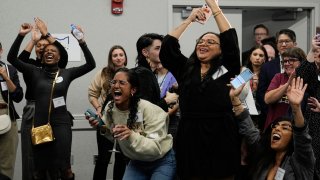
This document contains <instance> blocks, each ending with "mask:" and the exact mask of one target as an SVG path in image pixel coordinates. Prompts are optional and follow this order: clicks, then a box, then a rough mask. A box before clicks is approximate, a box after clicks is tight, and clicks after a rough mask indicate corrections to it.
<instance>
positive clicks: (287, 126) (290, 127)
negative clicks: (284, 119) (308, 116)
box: [271, 122, 292, 131]
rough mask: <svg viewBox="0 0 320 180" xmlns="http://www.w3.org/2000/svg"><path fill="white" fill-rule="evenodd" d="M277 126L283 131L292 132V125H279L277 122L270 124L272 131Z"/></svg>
mask: <svg viewBox="0 0 320 180" xmlns="http://www.w3.org/2000/svg"><path fill="white" fill-rule="evenodd" d="M279 126H280V127H281V128H282V129H283V130H286V131H292V125H290V124H286V123H282V124H280V123H279V122H277V123H272V124H271V128H272V129H275V128H278V127H279Z"/></svg>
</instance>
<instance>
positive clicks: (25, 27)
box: [19, 23, 32, 36]
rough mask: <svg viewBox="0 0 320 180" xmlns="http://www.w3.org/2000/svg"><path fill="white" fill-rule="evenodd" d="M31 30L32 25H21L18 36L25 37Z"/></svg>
mask: <svg viewBox="0 0 320 180" xmlns="http://www.w3.org/2000/svg"><path fill="white" fill-rule="evenodd" d="M31 29H32V25H31V24H29V23H23V24H21V27H20V30H19V34H20V35H21V36H25V35H26V34H28V33H29V32H30V31H31Z"/></svg>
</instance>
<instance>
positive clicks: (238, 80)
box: [230, 69, 253, 89]
mask: <svg viewBox="0 0 320 180" xmlns="http://www.w3.org/2000/svg"><path fill="white" fill-rule="evenodd" d="M252 77H253V73H252V72H251V71H250V69H246V70H244V71H243V72H242V73H240V74H239V75H238V76H237V77H235V78H234V79H233V80H232V81H231V82H230V83H231V85H232V86H233V87H234V88H235V89H237V88H238V87H240V86H241V85H242V84H245V83H247V82H248V81H249V80H250V79H251V78H252Z"/></svg>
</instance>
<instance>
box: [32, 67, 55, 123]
mask: <svg viewBox="0 0 320 180" xmlns="http://www.w3.org/2000/svg"><path fill="white" fill-rule="evenodd" d="M58 75H59V70H58V71H57V73H56V76H55V78H54V80H53V82H52V88H51V94H50V101H49V114H48V124H49V123H50V116H51V104H52V102H51V101H52V96H53V89H54V85H55V84H56V81H57V78H58ZM33 127H34V116H33V122H32V128H33Z"/></svg>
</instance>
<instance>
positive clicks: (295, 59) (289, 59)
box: [281, 57, 299, 65]
mask: <svg viewBox="0 0 320 180" xmlns="http://www.w3.org/2000/svg"><path fill="white" fill-rule="evenodd" d="M296 61H299V59H298V58H292V57H289V58H283V60H282V61H281V64H282V65H284V64H285V63H288V64H290V65H292V64H293V63H294V62H296Z"/></svg>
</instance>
